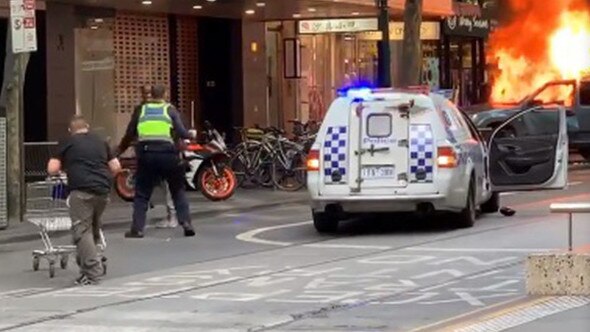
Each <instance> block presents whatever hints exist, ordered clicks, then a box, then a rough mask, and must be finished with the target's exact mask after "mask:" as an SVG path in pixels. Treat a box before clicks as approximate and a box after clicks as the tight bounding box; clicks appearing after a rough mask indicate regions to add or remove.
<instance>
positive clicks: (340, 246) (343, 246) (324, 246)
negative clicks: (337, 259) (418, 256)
mask: <svg viewBox="0 0 590 332" xmlns="http://www.w3.org/2000/svg"><path fill="white" fill-rule="evenodd" d="M304 247H307V248H321V249H366V250H388V249H391V247H388V246H363V245H355V244H323V243H313V244H306V245H304Z"/></svg>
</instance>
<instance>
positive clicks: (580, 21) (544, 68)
mask: <svg viewBox="0 0 590 332" xmlns="http://www.w3.org/2000/svg"><path fill="white" fill-rule="evenodd" d="M503 12H504V13H505V17H504V18H503V20H502V22H501V25H500V27H499V28H498V29H497V30H495V31H494V32H493V33H492V34H491V36H490V40H489V45H488V51H487V53H488V63H489V64H494V65H495V66H494V67H495V70H493V71H491V72H490V73H489V74H490V76H491V77H490V81H491V83H492V85H491V87H492V89H491V94H490V98H489V104H487V105H476V106H472V107H470V108H467V109H465V111H467V112H468V113H470V114H471V118H472V119H473V121H474V122H475V124H476V125H477V126H478V127H480V128H490V129H494V128H495V127H496V126H497V125H498V124H499V123H501V122H502V121H503V120H504V119H506V118H507V117H511V116H512V115H513V114H515V113H516V112H517V111H518V110H522V109H523V108H531V107H535V106H538V105H547V104H562V105H564V106H565V108H566V109H567V111H568V135H569V142H570V146H571V147H573V148H576V149H577V150H578V151H579V152H580V154H581V155H582V156H583V157H584V158H586V159H590V4H589V3H588V1H586V0H552V1H538V0H507V6H506V7H505V10H504V11H503ZM539 125H543V124H542V123H540V124H539ZM504 129H505V131H506V134H507V135H510V129H511V128H504Z"/></svg>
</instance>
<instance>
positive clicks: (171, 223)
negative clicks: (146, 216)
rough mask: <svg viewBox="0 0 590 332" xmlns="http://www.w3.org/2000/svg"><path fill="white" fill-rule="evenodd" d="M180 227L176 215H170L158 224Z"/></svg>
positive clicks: (157, 226)
mask: <svg viewBox="0 0 590 332" xmlns="http://www.w3.org/2000/svg"><path fill="white" fill-rule="evenodd" d="M176 227H178V221H177V220H176V217H174V216H170V217H168V218H166V219H164V220H162V221H160V222H159V223H157V224H156V228H176Z"/></svg>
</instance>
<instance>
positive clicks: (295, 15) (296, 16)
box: [293, 14, 301, 18]
mask: <svg viewBox="0 0 590 332" xmlns="http://www.w3.org/2000/svg"><path fill="white" fill-rule="evenodd" d="M293 17H294V18H300V17H301V14H293Z"/></svg>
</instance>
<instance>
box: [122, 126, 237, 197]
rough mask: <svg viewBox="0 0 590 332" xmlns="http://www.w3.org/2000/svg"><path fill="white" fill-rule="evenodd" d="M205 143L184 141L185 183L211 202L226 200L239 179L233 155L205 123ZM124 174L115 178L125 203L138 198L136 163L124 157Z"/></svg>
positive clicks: (220, 136) (223, 141)
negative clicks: (230, 154) (136, 190)
mask: <svg viewBox="0 0 590 332" xmlns="http://www.w3.org/2000/svg"><path fill="white" fill-rule="evenodd" d="M203 140H204V143H203V144H200V143H198V142H196V141H185V142H184V143H185V144H183V146H182V148H181V155H182V161H183V165H184V168H185V183H186V187H187V189H188V190H190V191H200V192H201V194H202V195H203V196H205V198H207V199H208V200H211V201H214V202H216V201H224V200H227V199H229V198H230V197H232V196H233V194H234V192H235V189H236V187H237V183H238V181H237V178H236V175H235V173H234V172H233V170H232V169H231V167H230V166H229V163H230V156H229V153H228V148H227V145H226V144H225V140H224V138H223V136H222V135H221V134H220V133H219V132H218V131H217V130H216V129H214V128H213V127H212V126H211V124H210V123H209V122H205V130H204V133H203ZM121 165H122V167H123V169H124V170H123V171H122V172H121V173H119V174H118V175H117V177H116V179H115V188H116V191H117V194H118V195H119V197H121V199H123V200H124V201H127V202H130V201H133V197H134V196H135V188H134V187H135V173H136V171H137V161H136V159H135V158H134V157H133V158H129V157H128V158H121Z"/></svg>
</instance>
